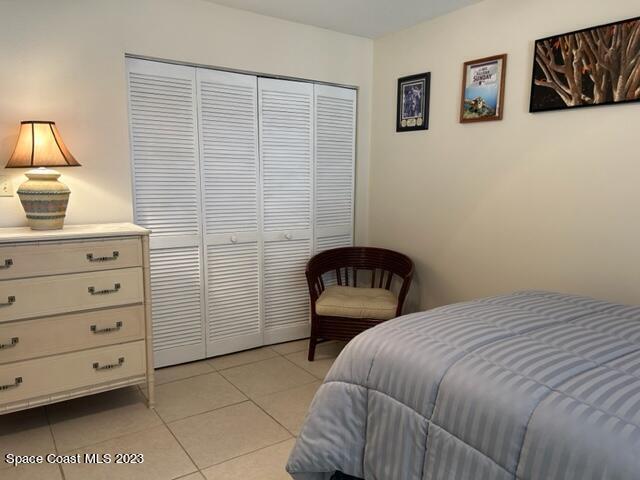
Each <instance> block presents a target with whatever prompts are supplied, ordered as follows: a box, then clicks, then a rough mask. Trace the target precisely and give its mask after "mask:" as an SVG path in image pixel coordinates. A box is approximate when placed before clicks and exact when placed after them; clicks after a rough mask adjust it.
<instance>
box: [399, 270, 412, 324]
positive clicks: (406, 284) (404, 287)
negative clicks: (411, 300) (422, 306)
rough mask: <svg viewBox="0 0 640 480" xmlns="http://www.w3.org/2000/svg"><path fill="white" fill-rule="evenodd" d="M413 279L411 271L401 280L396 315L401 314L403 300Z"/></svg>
mask: <svg viewBox="0 0 640 480" xmlns="http://www.w3.org/2000/svg"><path fill="white" fill-rule="evenodd" d="M412 279H413V272H412V273H410V274H409V275H407V276H406V277H405V278H404V279H403V280H402V287H400V293H398V308H397V309H396V317H399V316H400V315H402V307H403V305H404V301H405V299H406V298H407V293H409V287H410V286H411V280H412Z"/></svg>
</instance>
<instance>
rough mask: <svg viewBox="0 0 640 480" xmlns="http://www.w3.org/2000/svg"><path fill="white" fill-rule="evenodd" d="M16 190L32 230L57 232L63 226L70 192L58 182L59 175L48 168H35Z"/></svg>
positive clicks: (27, 174)
mask: <svg viewBox="0 0 640 480" xmlns="http://www.w3.org/2000/svg"><path fill="white" fill-rule="evenodd" d="M25 175H26V176H27V178H28V179H29V180H27V181H26V182H24V183H23V184H22V185H20V188H18V196H19V197H20V203H22V208H24V211H25V213H26V214H27V222H28V224H29V226H30V227H31V229H32V230H59V229H61V228H62V226H63V225H64V217H65V216H66V212H67V205H68V203H69V195H70V194H71V191H70V190H69V187H67V186H66V185H65V184H64V183H62V182H60V181H58V178H59V177H60V174H59V173H58V172H56V171H55V170H51V169H48V168H36V169H34V170H29V171H28V172H27V173H26V174H25Z"/></svg>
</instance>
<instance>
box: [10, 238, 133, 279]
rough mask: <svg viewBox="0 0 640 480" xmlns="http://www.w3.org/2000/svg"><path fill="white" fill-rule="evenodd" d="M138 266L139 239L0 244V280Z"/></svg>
mask: <svg viewBox="0 0 640 480" xmlns="http://www.w3.org/2000/svg"><path fill="white" fill-rule="evenodd" d="M140 266H142V248H141V245H140V239H139V238H123V239H111V240H101V241H95V240H94V241H77V242H62V243H48V242H43V243H39V244H29V245H10V246H0V280H8V279H13V278H24V277H36V276H44V275H57V274H62V273H76V272H93V271H97V270H109V269H114V268H127V267H140Z"/></svg>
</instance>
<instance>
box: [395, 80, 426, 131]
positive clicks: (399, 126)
mask: <svg viewBox="0 0 640 480" xmlns="http://www.w3.org/2000/svg"><path fill="white" fill-rule="evenodd" d="M430 88H431V73H430V72H428V73H420V74H418V75H411V76H408V77H402V78H399V79H398V105H397V113H396V132H409V131H412V130H428V129H429V90H430Z"/></svg>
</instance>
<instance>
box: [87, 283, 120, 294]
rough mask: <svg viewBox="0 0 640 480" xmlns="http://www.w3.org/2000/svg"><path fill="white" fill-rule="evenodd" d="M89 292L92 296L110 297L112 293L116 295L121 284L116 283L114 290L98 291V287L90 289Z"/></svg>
mask: <svg viewBox="0 0 640 480" xmlns="http://www.w3.org/2000/svg"><path fill="white" fill-rule="evenodd" d="M87 290H88V291H89V293H90V294H91V295H109V294H110V293H116V292H117V291H118V290H120V284H119V283H116V284H115V285H114V286H113V288H106V289H104V290H96V287H89V288H88V289H87Z"/></svg>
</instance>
